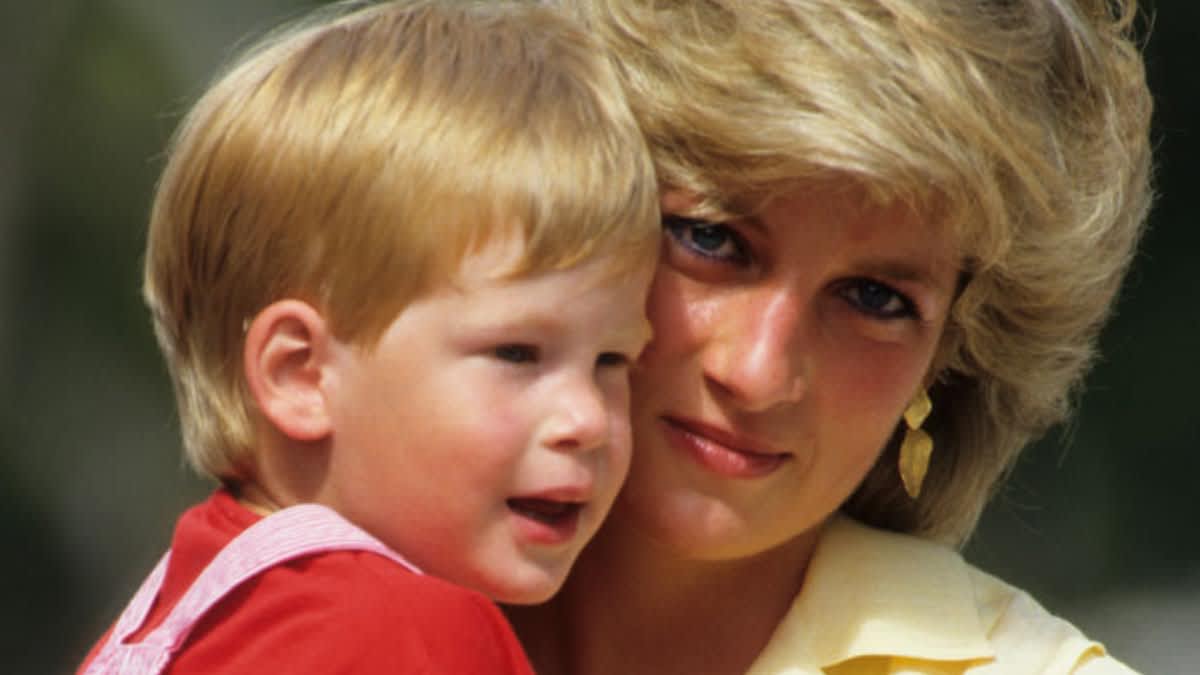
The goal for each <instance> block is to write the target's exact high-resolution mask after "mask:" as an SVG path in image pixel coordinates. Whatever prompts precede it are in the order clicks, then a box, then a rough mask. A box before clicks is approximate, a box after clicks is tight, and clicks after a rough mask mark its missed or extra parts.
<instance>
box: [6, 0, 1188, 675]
mask: <svg viewBox="0 0 1200 675" xmlns="http://www.w3.org/2000/svg"><path fill="white" fill-rule="evenodd" d="M317 4H320V3H318V2H315V1H308V2H304V1H301V0H257V2H252V3H251V2H242V1H240V0H207V1H206V2H202V3H201V2H184V1H183V0H75V1H70V0H55V1H54V2H50V3H16V2H6V3H4V4H3V6H0V83H2V84H3V89H2V92H3V93H2V94H0V383H3V385H2V386H0V430H2V431H3V433H2V434H0V527H2V528H3V530H2V531H0V536H3V538H4V541H5V546H6V550H8V551H9V553H8V554H7V555H5V556H3V559H2V561H0V579H3V580H4V582H3V583H4V585H5V586H6V589H7V590H5V591H4V597H3V600H0V663H3V664H4V666H5V667H4V671H5V672H13V673H57V672H67V671H70V670H71V669H72V668H73V667H74V666H75V665H76V664H77V663H78V661H79V659H80V658H81V657H82V655H83V653H84V651H85V650H86V648H87V647H88V646H89V644H90V643H91V642H92V641H93V640H95V639H96V637H97V636H98V635H99V634H100V633H101V632H102V631H103V630H104V628H105V627H106V626H107V625H108V623H109V622H110V621H111V620H112V619H113V618H114V617H115V615H116V614H117V613H118V612H119V611H120V609H121V608H122V606H123V605H124V603H125V602H126V600H127V599H128V597H129V595H130V594H131V593H132V591H133V589H134V588H135V587H136V585H137V584H138V583H139V582H140V581H141V579H142V577H143V576H144V575H145V574H146V572H147V571H148V570H149V569H150V567H151V566H152V565H153V563H154V561H155V560H156V559H157V557H158V556H159V555H160V554H161V552H162V549H163V548H164V547H165V546H166V544H167V543H168V540H169V536H170V531H171V527H172V523H173V521H174V519H175V517H176V516H177V514H178V513H179V511H180V510H182V509H183V508H184V507H185V506H186V505H188V504H189V503H191V502H193V501H195V500H197V499H199V498H201V497H202V496H203V495H204V494H205V493H206V492H207V491H208V490H209V489H210V488H209V486H208V485H207V484H205V483H204V482H203V481H201V480H199V479H197V478H195V477H194V476H192V475H191V474H189V472H188V471H187V470H186V469H185V468H184V466H183V464H182V461H181V460H180V452H179V441H178V440H177V424H176V422H175V418H174V413H173V410H172V398H171V393H170V387H169V383H168V381H167V378H166V374H165V371H164V368H163V366H162V363H161V360H160V359H159V356H158V353H157V351H156V349H155V346H154V342H153V338H152V335H151V332H150V329H149V322H148V320H147V317H146V313H145V311H144V309H143V307H142V305H141V301H140V297H139V291H138V285H139V277H140V256H141V246H142V240H143V235H144V228H145V221H146V214H147V211H148V205H149V201H150V195H151V192H152V188H153V184H154V181H155V178H156V175H157V172H158V171H159V170H160V168H161V166H162V161H161V151H162V148H163V146H164V144H165V141H166V138H167V137H168V135H169V134H170V132H171V130H172V129H173V128H174V126H175V124H176V123H177V122H178V120H179V118H180V115H181V114H182V112H183V111H184V110H186V108H187V106H188V104H189V103H190V102H191V101H192V100H194V98H195V97H196V95H197V94H198V93H199V92H200V91H201V89H202V88H203V86H204V85H205V83H207V81H208V80H209V78H210V77H211V75H212V73H213V72H214V71H215V69H216V68H217V67H218V66H219V65H220V64H221V63H222V62H224V61H225V60H227V58H228V57H229V56H230V55H231V54H232V53H234V51H235V47H236V45H238V44H240V43H243V42H244V41H245V39H247V38H248V37H252V36H255V35H258V34H261V33H262V32H263V31H265V30H267V29H269V28H270V27H271V26H273V25H274V24H276V23H277V22H278V21H280V20H283V19H286V18H289V17H294V16H296V15H298V14H302V13H303V12H304V11H306V10H308V9H309V8H311V7H313V6H315V5H317ZM1146 10H1147V11H1148V12H1151V13H1154V14H1155V15H1156V17H1155V19H1154V21H1153V29H1152V31H1151V37H1150V39H1149V42H1148V46H1147V60H1148V64H1149V69H1150V78H1151V85H1152V87H1153V89H1154V91H1155V93H1156V99H1157V112H1156V119H1155V139H1156V145H1157V148H1158V155H1157V164H1158V181H1157V182H1158V189H1159V191H1160V193H1161V198H1160V200H1159V202H1158V204H1157V207H1156V209H1155V212H1154V215H1153V217H1152V219H1151V229H1150V231H1149V233H1148V235H1147V238H1146V240H1145V244H1144V247H1143V250H1142V252H1141V254H1140V255H1139V257H1138V260H1137V263H1136V266H1135V269H1134V270H1133V273H1132V274H1131V276H1130V279H1129V282H1128V284H1127V286H1126V289H1125V292H1124V295H1123V297H1122V300H1121V303H1120V306H1119V312H1118V315H1117V317H1116V319H1115V320H1114V321H1113V323H1112V324H1111V326H1110V328H1109V329H1108V330H1107V331H1106V332H1105V335H1104V340H1103V343H1104V345H1103V346H1104V353H1105V357H1104V360H1103V361H1102V362H1101V363H1100V364H1099V365H1098V367H1097V368H1096V370H1095V371H1094V372H1093V374H1092V376H1091V377H1090V378H1089V386H1088V392H1087V394H1086V396H1085V397H1084V398H1083V402H1082V406H1081V409H1080V413H1079V415H1078V416H1077V417H1076V419H1075V421H1074V422H1073V423H1072V424H1071V425H1070V426H1069V427H1067V428H1063V429H1059V430H1056V431H1054V432H1052V433H1051V435H1050V437H1049V438H1047V439H1046V440H1045V441H1043V442H1042V443H1041V444H1039V445H1038V446H1036V447H1034V448H1031V449H1030V451H1029V452H1027V454H1026V455H1025V456H1024V459H1023V460H1022V462H1021V464H1020V466H1019V467H1018V470H1017V472H1016V474H1015V475H1014V476H1013V478H1012V480H1011V481H1010V483H1009V484H1008V486H1007V487H1006V489H1005V490H1004V492H1003V493H1002V494H1001V495H1000V496H999V498H998V499H997V500H996V501H995V503H994V504H993V506H992V507H991V508H990V510H989V511H988V513H987V515H986V516H985V519H984V523H983V526H982V527H981V529H980V531H979V533H978V534H977V536H976V537H975V539H974V540H973V542H972V543H971V545H970V547H969V548H968V551H967V555H968V557H969V558H971V559H972V560H974V561H976V562H977V563H979V564H981V565H982V566H984V567H985V568H987V569H989V570H990V571H992V572H994V573H996V574H998V575H999V576H1002V577H1004V578H1006V579H1008V580H1009V581H1011V582H1013V583H1015V584H1017V585H1019V586H1022V587H1024V588H1026V589H1028V590H1029V591H1031V592H1032V593H1033V594H1034V595H1035V596H1036V597H1038V598H1039V599H1040V600H1041V601H1042V602H1043V603H1044V604H1045V605H1047V606H1048V607H1049V608H1050V609H1051V610H1053V611H1055V612H1057V613H1060V614H1063V615H1065V616H1067V617H1068V618H1070V619H1071V620H1072V621H1074V622H1076V623H1077V624H1079V625H1080V626H1082V627H1083V628H1084V629H1085V630H1086V631H1087V632H1089V633H1091V634H1093V635H1095V636H1096V637H1098V638H1100V639H1102V640H1104V641H1105V642H1106V643H1107V644H1108V645H1109V647H1110V648H1111V649H1112V651H1113V652H1115V653H1116V654H1117V655H1118V656H1120V657H1121V658H1123V659H1124V660H1126V661H1128V662H1129V663H1130V664H1131V665H1134V666H1135V667H1137V668H1139V669H1141V670H1143V671H1144V672H1146V673H1192V672H1196V669H1197V668H1198V667H1200V666H1197V664H1200V639H1197V638H1198V637H1200V536H1197V535H1196V534H1195V529H1196V528H1195V527H1194V522H1195V520H1196V519H1197V516H1200V507H1197V506H1196V504H1195V503H1194V502H1193V501H1192V499H1193V497H1194V496H1195V495H1196V494H1197V493H1198V492H1200V489H1198V487H1197V486H1196V485H1195V483H1196V481H1197V480H1198V479H1200V452H1198V451H1200V411H1196V410H1193V408H1192V406H1196V405H1197V404H1198V403H1200V396H1197V393H1196V391H1197V387H1198V380H1200V343H1198V341H1197V334H1198V333H1200V318H1198V317H1200V281H1198V280H1197V276H1198V274H1200V273H1198V272H1196V268H1195V265H1194V264H1193V259H1194V258H1196V251H1197V250H1198V249H1200V229H1198V228H1197V227H1196V226H1195V225H1194V224H1192V220H1193V215H1192V214H1193V211H1194V210H1195V208H1194V207H1193V206H1192V204H1191V203H1190V202H1189V201H1188V199H1190V197H1191V196H1194V195H1192V194H1191V193H1192V191H1193V190H1195V189H1196V188H1195V185H1196V178H1197V174H1196V172H1197V170H1196V168H1195V167H1196V162H1195V157H1196V156H1197V154H1198V152H1200V144H1198V139H1197V137H1196V133H1197V130H1198V129H1200V127H1198V126H1197V124H1196V122H1197V121H1198V120H1200V107H1198V101H1197V98H1198V96H1200V91H1198V87H1200V85H1198V84H1197V80H1196V73H1195V71H1196V70H1197V69H1200V60H1198V59H1197V56H1196V54H1197V50H1196V45H1195V44H1194V42H1195V36H1196V35H1197V26H1200V4H1197V3H1194V2H1191V1H1189V0H1175V1H1174V2H1169V1H1168V0H1160V1H1159V2H1158V3H1156V4H1153V5H1150V6H1148V7H1146Z"/></svg>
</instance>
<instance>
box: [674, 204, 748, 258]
mask: <svg viewBox="0 0 1200 675" xmlns="http://www.w3.org/2000/svg"><path fill="white" fill-rule="evenodd" d="M663 226H664V227H666V228H667V231H668V232H669V233H670V234H671V237H672V238H674V239H675V241H677V242H679V243H680V244H681V245H682V246H684V247H686V248H687V249H689V250H690V251H692V252H693V253H695V254H697V255H701V256H704V257H706V258H713V259H716V260H728V261H732V262H742V261H744V260H745V259H746V246H745V244H743V243H742V240H741V238H739V237H738V235H737V233H736V232H734V231H733V230H732V229H731V228H730V227H729V226H727V225H722V224H720V223H710V222H708V221H704V220H697V219H695V218H685V217H683V216H673V215H667V216H664V217H663Z"/></svg>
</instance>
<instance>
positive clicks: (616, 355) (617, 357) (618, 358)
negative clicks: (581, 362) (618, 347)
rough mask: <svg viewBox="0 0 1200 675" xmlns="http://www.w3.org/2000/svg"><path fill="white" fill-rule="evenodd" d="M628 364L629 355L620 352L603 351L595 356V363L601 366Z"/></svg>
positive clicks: (609, 366)
mask: <svg viewBox="0 0 1200 675" xmlns="http://www.w3.org/2000/svg"><path fill="white" fill-rule="evenodd" d="M628 364H629V357H627V356H625V355H624V354H622V353H621V352H604V353H602V354H600V355H599V356H597V357H596V365H597V366H598V367H601V368H611V367H613V366H624V365H628Z"/></svg>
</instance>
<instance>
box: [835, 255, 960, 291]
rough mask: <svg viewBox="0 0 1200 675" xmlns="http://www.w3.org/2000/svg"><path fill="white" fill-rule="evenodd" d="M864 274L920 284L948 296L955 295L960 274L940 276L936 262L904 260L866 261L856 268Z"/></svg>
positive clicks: (883, 259)
mask: <svg viewBox="0 0 1200 675" xmlns="http://www.w3.org/2000/svg"><path fill="white" fill-rule="evenodd" d="M855 267H856V269H858V270H860V271H861V272H862V273H864V274H867V275H870V276H879V277H882V278H884V279H890V280H893V281H898V282H910V283H919V284H923V285H925V286H928V287H929V288H931V289H934V290H936V291H939V292H943V293H946V294H947V295H950V294H953V293H954V290H955V285H956V284H957V282H958V276H959V275H958V274H950V273H947V274H939V269H938V267H939V266H938V264H937V263H936V262H929V263H915V262H912V261H908V260H903V259H894V258H880V259H873V260H866V261H863V262H861V263H859V264H858V265H856V266H855Z"/></svg>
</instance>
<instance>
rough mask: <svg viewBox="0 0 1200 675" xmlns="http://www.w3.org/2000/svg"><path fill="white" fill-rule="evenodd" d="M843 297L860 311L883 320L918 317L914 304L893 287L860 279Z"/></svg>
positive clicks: (847, 288) (853, 283)
mask: <svg viewBox="0 0 1200 675" xmlns="http://www.w3.org/2000/svg"><path fill="white" fill-rule="evenodd" d="M842 295H843V296H844V297H845V298H846V299H847V300H849V301H850V302H851V303H852V304H854V305H855V306H856V307H858V308H859V309H862V310H863V311H865V312H867V313H868V314H872V315H874V316H877V317H880V318H883V319H898V318H901V317H905V316H916V307H915V305H913V302H912V301H911V300H909V299H908V298H906V297H905V296H904V295H902V294H900V293H899V292H897V291H896V290H895V289H893V288H892V287H890V286H888V285H886V284H881V283H879V282H877V281H871V280H870V279H858V280H855V281H854V282H852V283H850V284H849V285H848V286H846V288H845V290H843V292H842Z"/></svg>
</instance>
